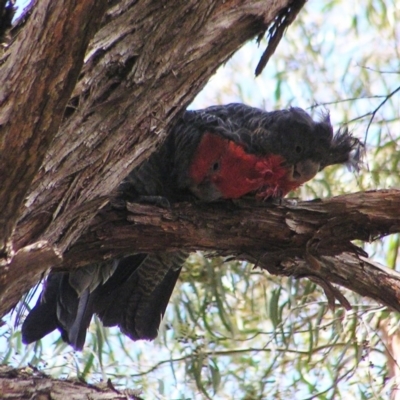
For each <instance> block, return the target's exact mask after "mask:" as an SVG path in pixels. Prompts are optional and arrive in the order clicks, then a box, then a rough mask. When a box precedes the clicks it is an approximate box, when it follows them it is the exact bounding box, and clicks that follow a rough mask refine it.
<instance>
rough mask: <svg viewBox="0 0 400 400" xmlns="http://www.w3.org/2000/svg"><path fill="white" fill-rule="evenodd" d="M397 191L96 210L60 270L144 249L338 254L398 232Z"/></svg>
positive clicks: (399, 194) (277, 254) (399, 203)
mask: <svg viewBox="0 0 400 400" xmlns="http://www.w3.org/2000/svg"><path fill="white" fill-rule="evenodd" d="M399 209H400V191H399V190H381V191H370V192H359V193H353V194H348V195H343V196H338V197H334V198H331V199H320V200H314V201H300V202H297V201H292V200H286V201H284V202H283V203H282V205H273V204H269V203H260V202H255V201H252V200H248V201H240V202H239V204H238V205H236V204H234V203H232V202H221V203H216V204H204V203H197V204H192V203H178V204H174V205H172V206H171V208H170V209H164V208H159V207H155V206H151V205H143V204H136V203H132V204H128V205H127V208H126V209H125V208H123V209H116V208H111V207H110V206H109V207H107V208H105V209H104V210H102V211H101V212H100V213H99V214H98V215H97V216H96V218H95V219H94V220H93V223H92V224H91V226H90V227H89V229H88V230H87V232H86V233H85V234H84V235H82V237H81V238H80V239H79V241H78V242H77V243H76V244H75V245H73V246H72V247H71V248H70V249H69V250H68V251H67V252H66V253H65V254H64V265H66V266H73V265H75V266H77V265H83V264H87V263H88V262H90V261H91V260H98V259H99V258H103V259H104V258H109V257H115V256H118V255H121V254H126V253H129V251H130V249H135V250H140V251H143V252H146V251H160V250H166V249H168V250H171V251H172V250H176V249H179V248H186V249H188V250H206V251H214V250H218V251H222V252H234V253H236V254H238V253H239V252H251V251H263V252H267V253H268V254H269V255H270V256H269V257H270V260H272V258H271V257H273V256H274V257H277V259H281V258H282V257H285V256H286V257H287V256H293V257H297V256H304V255H305V254H311V255H337V254H341V253H343V252H345V251H349V250H351V251H357V247H356V246H354V245H353V244H352V243H351V242H350V241H351V240H356V239H358V240H363V241H371V240H374V239H376V238H378V237H381V236H385V235H387V234H390V233H396V232H400V214H399V212H398V210H399Z"/></svg>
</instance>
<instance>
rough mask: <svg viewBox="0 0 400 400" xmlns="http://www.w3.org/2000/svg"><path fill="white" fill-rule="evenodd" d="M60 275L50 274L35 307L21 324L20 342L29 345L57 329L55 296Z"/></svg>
mask: <svg viewBox="0 0 400 400" xmlns="http://www.w3.org/2000/svg"><path fill="white" fill-rule="evenodd" d="M61 275H62V274H61V273H55V274H51V275H50V276H49V277H48V279H47V281H46V283H45V287H44V288H43V291H42V293H41V295H40V297H39V300H38V301H37V303H36V305H35V307H33V308H32V310H31V311H30V313H29V315H28V316H27V317H26V319H25V321H24V323H23V324H22V342H23V343H25V344H29V343H32V342H36V341H37V340H40V339H41V338H43V337H44V336H46V335H48V334H49V333H50V332H53V331H54V330H55V329H57V294H58V291H59V287H60V280H61Z"/></svg>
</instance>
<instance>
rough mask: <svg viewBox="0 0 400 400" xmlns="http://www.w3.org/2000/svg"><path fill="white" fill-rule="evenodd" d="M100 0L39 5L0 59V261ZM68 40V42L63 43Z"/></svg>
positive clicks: (5, 254) (61, 109) (74, 76)
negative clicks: (0, 205)
mask: <svg viewBox="0 0 400 400" xmlns="http://www.w3.org/2000/svg"><path fill="white" fill-rule="evenodd" d="M104 4H105V2H104V1H102V0H98V1H91V0H84V1H81V2H79V3H77V2H76V1H63V2H62V1H58V2H57V1H54V0H46V1H42V2H40V7H35V8H34V10H33V12H32V14H31V17H30V18H29V21H27V23H26V25H25V27H24V29H23V30H22V31H21V32H19V35H18V36H17V37H16V38H15V41H14V42H13V44H12V45H11V46H10V48H9V51H8V52H7V53H6V54H5V55H4V56H3V59H2V60H1V63H0V64H2V65H1V75H0V88H2V90H1V91H0V137H1V141H0V154H1V155H0V157H1V158H0V176H1V177H2V179H1V186H0V204H2V207H1V209H0V258H1V256H3V257H4V258H5V262H4V264H6V262H7V261H9V260H8V258H9V257H12V255H13V244H12V242H11V235H12V234H13V231H14V229H15V226H16V224H17V221H18V218H19V216H20V213H21V205H22V202H23V200H24V198H25V196H26V194H27V193H28V191H29V189H30V187H31V183H32V180H33V178H34V176H35V174H36V173H37V171H38V169H39V167H40V166H41V164H42V161H43V158H44V155H45V153H46V151H47V150H48V148H49V145H50V143H51V141H52V140H53V137H54V136H55V134H56V133H57V130H58V128H59V125H60V123H61V119H62V115H63V112H64V109H65V106H66V104H67V101H68V100H69V98H70V95H71V92H72V90H73V89H74V86H75V83H76V79H77V78H78V75H79V73H80V70H81V67H82V64H83V58H84V56H85V52H86V48H87V45H88V43H89V40H90V39H91V37H92V35H93V33H94V32H95V28H96V25H97V23H98V22H99V20H100V18H101V16H102V14H103V12H104V10H105V6H104ZM66 38H68V40H66Z"/></svg>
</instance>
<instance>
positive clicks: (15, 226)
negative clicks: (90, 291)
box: [0, 0, 297, 315]
mask: <svg viewBox="0 0 400 400" xmlns="http://www.w3.org/2000/svg"><path fill="white" fill-rule="evenodd" d="M289 3H291V2H290V0H269V1H265V0H246V1H239V0H230V1H219V0H203V1H198V0H188V1H179V0H176V1H159V0H145V1H140V2H138V1H135V0H119V1H118V0H116V1H110V2H105V1H97V2H91V1H83V2H68V1H61V0H52V1H40V2H37V3H35V5H34V7H33V9H32V11H31V12H30V13H28V14H26V15H25V17H24V18H23V19H22V20H21V22H20V23H19V24H18V25H17V26H16V27H15V28H13V31H12V35H13V39H12V41H11V42H10V43H9V46H8V48H6V50H5V51H4V53H3V54H2V59H1V60H0V61H1V62H0V88H1V89H0V130H1V134H2V136H1V137H2V140H1V142H0V150H1V157H2V159H1V163H0V164H1V165H0V176H1V178H2V185H1V188H0V204H3V205H4V207H2V209H1V211H0V226H1V227H0V265H3V266H4V269H3V270H0V304H1V306H2V315H4V312H5V311H6V310H8V309H10V307H12V305H13V304H15V302H16V301H17V299H18V296H20V295H21V294H22V292H23V290H25V289H26V288H27V287H28V286H29V285H31V284H34V283H35V281H36V280H37V279H38V276H40V274H41V273H43V272H44V271H45V270H46V269H47V268H48V263H47V262H43V263H41V262H40V260H39V259H40V257H39V256H37V258H36V260H37V261H36V262H37V264H35V265H32V264H31V265H30V268H29V269H28V268H26V271H24V285H22V286H21V285H19V286H18V285H17V282H16V281H15V280H14V277H16V276H17V275H18V274H17V273H10V269H15V271H17V272H18V273H20V272H21V271H22V269H23V268H24V267H23V266H21V267H19V266H18V265H17V264H18V262H17V264H15V262H16V261H15V260H13V257H14V255H15V254H18V251H21V250H23V249H27V251H29V250H30V249H31V247H30V246H32V245H34V244H35V243H38V242H39V243H43V242H45V243H46V246H50V247H51V246H53V247H54V250H53V252H54V254H58V255H61V256H62V255H63V253H64V252H65V250H66V249H67V248H68V247H70V246H71V245H72V244H73V243H74V242H75V241H76V240H77V239H78V238H79V236H80V235H81V233H82V232H83V231H84V229H85V228H86V227H87V226H88V224H89V223H90V221H91V220H92V218H93V216H94V215H96V213H97V211H98V210H99V209H101V208H102V207H104V206H105V205H106V204H107V202H108V196H109V194H110V192H111V191H112V190H113V189H114V188H115V187H116V186H117V185H118V183H119V182H120V181H121V180H122V179H123V177H124V176H126V175H127V173H128V172H129V171H130V170H131V169H132V168H133V167H135V166H137V165H138V164H139V163H140V162H141V161H143V160H144V159H145V158H146V157H148V156H149V154H150V153H151V151H153V150H154V149H155V147H156V145H157V144H158V143H159V142H160V140H162V139H163V137H164V136H165V135H166V133H167V131H168V129H169V127H170V126H171V125H172V124H173V121H174V118H175V117H176V116H177V115H178V114H179V113H180V112H183V111H184V109H185V108H186V106H187V105H188V104H189V103H190V102H191V101H192V99H193V98H194V96H195V95H196V94H197V93H198V92H199V91H200V89H201V88H202V87H203V86H204V85H205V83H206V82H207V80H208V79H209V77H210V76H211V75H212V74H213V73H214V72H215V71H216V69H217V68H218V67H219V66H220V65H221V64H222V63H223V62H224V61H226V60H227V59H228V58H229V57H230V56H231V55H232V54H233V53H234V52H235V51H236V50H237V49H238V48H239V47H240V46H241V45H243V44H244V43H245V42H246V41H247V40H249V39H251V38H254V37H257V36H259V35H263V34H264V33H265V31H266V30H267V28H268V26H269V25H270V23H271V22H273V21H274V18H275V17H276V16H277V15H278V14H280V15H281V16H282V15H285V11H283V10H284V9H285V7H286V6H287V5H288V4H289ZM104 8H106V9H105V10H104ZM290 10H291V8H290V7H289V8H288V9H287V13H288V14H290ZM296 10H297V8H296ZM282 13H283V14H282ZM285 27H286V26H285ZM285 27H284V28H285ZM90 39H91V40H90ZM67 103H68V104H67ZM66 104H67V107H66ZM39 253H40V251H39ZM39 253H37V254H39ZM17 261H18V259H17ZM21 265H22V264H21ZM17 286H18V289H17ZM10 288H12V290H10Z"/></svg>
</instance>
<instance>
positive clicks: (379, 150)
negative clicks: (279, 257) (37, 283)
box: [0, 0, 400, 400]
mask: <svg viewBox="0 0 400 400" xmlns="http://www.w3.org/2000/svg"><path fill="white" fill-rule="evenodd" d="M397 3H398V2H397V1H396V0H387V1H383V0H382V1H374V0H369V1H365V2H363V4H362V5H360V3H359V2H357V1H354V0H353V1H345V0H341V1H340V0H334V1H325V2H316V1H314V2H313V1H310V2H308V3H307V5H306V8H305V10H304V11H303V12H302V13H301V14H300V16H299V19H298V21H296V23H295V24H294V25H293V26H292V27H290V29H289V30H288V32H287V33H286V36H285V39H284V41H283V42H282V43H281V44H280V46H279V47H278V50H277V52H276V54H275V55H274V57H273V58H272V60H271V64H270V65H269V66H268V67H267V69H266V70H265V72H264V73H263V74H262V76H261V77H259V78H257V79H256V80H255V79H254V78H253V71H254V68H255V66H256V64H257V60H258V58H259V56H260V54H261V52H262V51H263V48H260V49H258V48H257V47H256V45H255V44H254V43H250V44H248V45H247V46H245V47H244V48H243V49H242V50H241V51H240V52H239V53H238V54H237V55H236V56H235V57H233V59H232V60H231V61H230V62H229V63H228V64H227V65H226V66H224V67H222V68H221V69H220V70H219V71H218V72H217V74H216V76H215V77H214V78H213V79H212V80H211V82H210V84H209V85H208V87H206V88H205V90H204V91H203V92H202V93H201V94H200V95H199V96H198V98H197V99H196V100H195V102H194V104H193V106H192V107H193V108H201V107H205V106H208V105H211V104H216V103H228V102H233V101H243V102H245V103H247V104H251V105H254V106H260V107H265V108H267V109H276V108H283V107H287V106H289V105H292V106H300V107H303V108H306V109H309V111H310V112H312V113H314V114H315V115H318V114H319V113H321V112H325V111H326V110H327V109H329V110H330V113H331V119H332V122H333V123H334V125H335V126H338V127H339V126H341V125H342V124H344V123H347V124H348V126H349V128H350V129H351V130H352V131H353V132H354V134H355V135H356V136H357V137H359V138H360V139H361V140H364V138H366V154H367V157H366V162H365V165H364V167H363V168H362V170H361V172H360V173H359V174H356V175H355V174H354V173H349V172H348V171H346V169H345V168H344V167H335V168H328V169H326V170H325V171H323V172H321V173H319V174H318V176H317V177H316V178H315V179H314V180H313V181H312V182H311V183H309V184H307V185H305V186H304V187H303V188H301V189H300V190H299V191H298V192H296V193H295V194H294V196H297V197H300V198H301V199H313V198H316V197H331V196H334V195H339V194H342V193H349V192H354V191H359V190H362V191H364V190H370V189H381V188H391V187H399V186H400V177H399V173H398V171H399V169H400V151H399V146H400V145H399V143H400V141H399V136H400V121H399V109H400V93H399V91H397V92H396V90H399V89H398V78H399V71H400V65H399V64H400V63H399V49H400V43H399V40H400V31H399V24H398V23H397V21H399V20H400V7H399V5H398V4H397ZM263 46H265V43H262V47H263ZM399 246H400V238H399V235H393V236H391V237H388V238H387V239H386V240H384V241H376V242H374V243H373V244H370V245H367V246H366V250H367V251H368V252H369V253H370V255H371V256H372V257H373V258H375V259H376V260H377V261H379V262H381V263H383V264H385V265H388V266H389V267H391V268H393V269H396V268H397V269H398V268H399V261H398V259H399V257H398V255H399ZM342 292H343V293H344V294H345V296H346V297H347V298H348V300H349V301H350V302H351V304H352V306H353V309H352V310H351V311H349V312H346V311H344V310H343V309H341V308H338V309H336V310H335V311H334V312H333V311H331V310H329V309H328V307H327V300H326V298H325V296H324V294H323V292H322V291H321V290H320V289H319V288H318V287H317V286H316V285H315V284H313V283H311V282H309V281H307V280H300V281H297V280H293V279H286V278H281V277H275V276H269V275H267V274H266V273H265V272H262V271H260V270H259V269H257V268H254V267H253V266H252V265H248V264H246V263H241V262H238V261H226V260H223V259H222V258H213V259H208V258H206V257H205V256H204V255H202V254H199V253H196V254H193V255H192V256H191V257H190V258H189V260H188V261H187V263H186V267H185V269H184V272H183V274H182V277H181V279H180V282H179V284H178V287H177V288H176V290H175V293H174V295H173V298H172V300H171V304H170V306H169V308H168V310H167V314H166V318H165V322H164V325H163V326H162V328H161V331H160V335H159V338H158V339H157V340H156V341H155V342H154V343H143V342H137V343H134V342H132V341H130V340H129V339H127V338H125V337H123V336H121V335H120V334H119V333H118V331H117V330H115V329H110V330H108V329H105V328H103V327H102V326H101V324H99V323H98V321H95V323H94V324H93V325H92V327H91V329H90V334H89V337H88V340H87V344H86V347H85V350H84V352H83V353H74V352H72V351H71V349H70V348H68V347H66V346H65V345H64V344H62V342H61V341H60V340H59V339H57V335H55V336H51V338H50V339H46V340H45V341H42V343H37V344H36V345H31V346H29V347H24V346H23V345H22V344H21V339H20V333H19V331H18V329H14V327H13V326H12V323H11V322H7V323H6V325H5V326H3V327H2V328H0V329H1V330H0V335H1V336H0V341H1V344H2V345H1V347H0V350H1V356H2V361H3V362H4V363H11V364H13V365H19V366H22V365H26V363H27V362H29V363H31V364H32V365H33V366H35V367H38V368H40V369H42V370H43V371H44V372H46V373H51V374H53V375H56V376H62V377H65V376H71V377H72V376H79V377H80V378H82V379H86V380H89V381H91V382H97V381H100V380H106V379H107V378H111V380H112V381H113V384H114V385H115V386H116V387H131V388H135V389H141V390H142V393H143V396H144V397H145V398H159V399H201V398H208V399H232V398H235V399H239V398H240V399H246V400H253V399H346V400H348V399H383V398H388V394H389V393H390V390H391V387H392V384H393V382H392V381H390V380H387V377H388V376H389V372H388V367H387V364H388V360H389V359H390V357H389V358H388V355H387V353H386V351H387V345H386V342H384V341H383V339H382V338H383V337H384V336H385V335H384V334H383V333H385V332H386V333H387V334H389V335H393V334H395V333H396V329H397V328H398V325H399V321H398V317H397V316H395V315H393V314H389V313H388V312H387V310H386V309H385V308H383V307H381V306H379V305H377V304H375V303H373V302H372V301H370V300H369V299H367V298H360V297H359V296H357V295H355V294H353V293H351V292H349V291H347V290H344V289H342ZM383 321H386V323H388V325H387V326H388V327H389V328H385V331H383V330H382V329H383V328H382V326H383V325H382V324H383ZM385 326H386V325H385ZM44 343H45V344H44Z"/></svg>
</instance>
